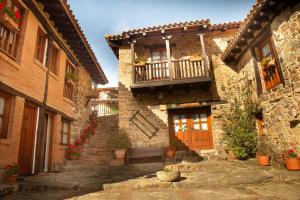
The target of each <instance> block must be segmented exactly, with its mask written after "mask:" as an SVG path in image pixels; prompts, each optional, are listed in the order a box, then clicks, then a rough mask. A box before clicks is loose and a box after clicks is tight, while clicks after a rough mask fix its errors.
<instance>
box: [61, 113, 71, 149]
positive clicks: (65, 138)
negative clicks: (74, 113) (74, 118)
mask: <svg viewBox="0 0 300 200" xmlns="http://www.w3.org/2000/svg"><path fill="white" fill-rule="evenodd" d="M60 133H61V139H60V143H61V144H63V145H67V144H69V140H70V133H71V122H70V121H68V120H66V119H62V120H61V131H60Z"/></svg>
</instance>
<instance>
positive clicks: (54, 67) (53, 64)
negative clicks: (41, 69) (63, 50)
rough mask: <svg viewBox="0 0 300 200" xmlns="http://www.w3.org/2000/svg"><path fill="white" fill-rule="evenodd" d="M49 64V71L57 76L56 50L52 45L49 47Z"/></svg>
mask: <svg viewBox="0 0 300 200" xmlns="http://www.w3.org/2000/svg"><path fill="white" fill-rule="evenodd" d="M51 51H52V54H51V62H50V66H49V70H50V71H51V72H53V73H54V74H56V75H58V62H57V61H58V52H59V50H58V48H57V47H56V46H55V45H53V44H52V46H51Z"/></svg>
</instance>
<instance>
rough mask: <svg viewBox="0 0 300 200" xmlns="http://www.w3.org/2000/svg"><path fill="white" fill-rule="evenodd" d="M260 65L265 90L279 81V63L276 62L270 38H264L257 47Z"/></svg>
mask: <svg viewBox="0 0 300 200" xmlns="http://www.w3.org/2000/svg"><path fill="white" fill-rule="evenodd" d="M257 50H258V58H259V61H260V67H261V71H262V75H263V78H264V82H265V86H266V89H267V90H270V89H272V88H273V87H275V86H276V85H278V84H280V83H281V80H280V77H279V64H278V63H276V59H275V50H274V49H273V46H272V42H271V38H268V39H266V40H265V41H263V42H262V43H261V44H260V45H258V47H257Z"/></svg>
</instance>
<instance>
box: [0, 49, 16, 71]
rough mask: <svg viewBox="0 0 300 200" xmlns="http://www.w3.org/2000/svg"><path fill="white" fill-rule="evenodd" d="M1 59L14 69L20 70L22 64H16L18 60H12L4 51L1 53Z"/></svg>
mask: <svg viewBox="0 0 300 200" xmlns="http://www.w3.org/2000/svg"><path fill="white" fill-rule="evenodd" d="M0 58H1V59H3V60H4V61H5V62H7V63H8V64H9V65H11V66H12V67H14V68H16V69H17V70H20V67H21V66H20V64H19V63H17V62H16V60H14V59H12V58H11V57H9V56H8V55H6V54H5V53H3V52H2V51H0Z"/></svg>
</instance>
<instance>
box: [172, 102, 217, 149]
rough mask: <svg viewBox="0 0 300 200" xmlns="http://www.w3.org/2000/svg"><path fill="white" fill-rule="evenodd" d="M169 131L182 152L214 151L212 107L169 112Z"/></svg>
mask: <svg viewBox="0 0 300 200" xmlns="http://www.w3.org/2000/svg"><path fill="white" fill-rule="evenodd" d="M169 131H170V137H171V138H173V139H175V140H176V141H177V147H178V149H180V150H193V151H196V150H202V149H212V148H213V138H212V131H211V113H210V107H204V108H192V109H176V110H169Z"/></svg>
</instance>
